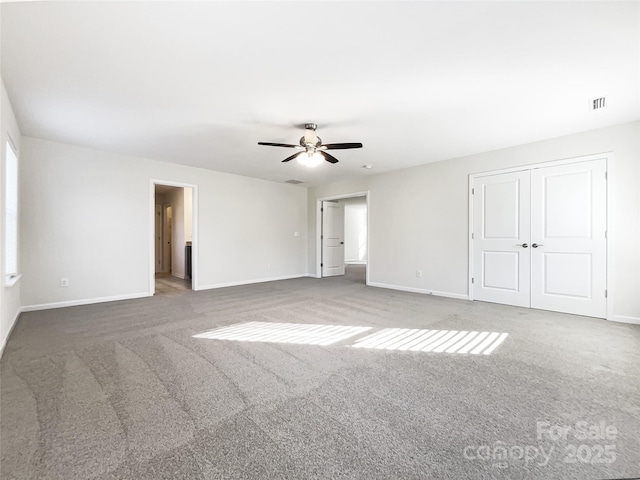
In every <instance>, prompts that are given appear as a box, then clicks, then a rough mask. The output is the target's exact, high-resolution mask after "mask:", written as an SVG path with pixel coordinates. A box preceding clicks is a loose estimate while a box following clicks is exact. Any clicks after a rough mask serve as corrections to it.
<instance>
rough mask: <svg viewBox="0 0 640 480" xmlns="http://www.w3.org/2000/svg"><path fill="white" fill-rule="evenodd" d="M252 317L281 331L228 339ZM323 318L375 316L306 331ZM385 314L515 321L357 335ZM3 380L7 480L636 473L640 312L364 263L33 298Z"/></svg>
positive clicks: (326, 321) (639, 463)
mask: <svg viewBox="0 0 640 480" xmlns="http://www.w3.org/2000/svg"><path fill="white" fill-rule="evenodd" d="M249 322H255V323H254V324H253V325H256V324H259V325H265V324H271V323H273V324H276V323H277V324H281V325H280V326H274V328H276V329H278V328H284V329H285V330H283V332H284V334H282V335H281V337H280V338H279V339H278V338H276V339H275V340H274V337H273V336H271V337H268V336H267V337H265V336H264V335H263V336H260V335H257V336H256V335H253V337H252V336H251V330H250V328H249V327H243V328H240V327H238V331H240V332H241V334H236V335H235V336H233V335H232V336H231V337H233V338H228V339H216V338H214V337H215V332H219V331H220V330H216V329H220V328H223V327H230V326H234V325H236V326H237V325H245V324H247V323H249ZM309 325H327V326H336V327H335V328H337V326H353V327H369V328H367V329H366V330H364V329H359V330H357V329H356V330H354V331H355V332H356V333H355V334H354V335H351V336H348V337H345V338H341V339H339V340H337V341H336V342H334V343H332V344H330V345H318V344H308V343H313V342H307V344H305V343H290V342H295V341H304V338H303V337H305V335H307V334H306V333H305V334H303V333H304V332H307V330H305V328H307V327H308V326H309ZM291 328H294V329H297V332H298V333H297V334H293V333H292V331H291ZM313 328H316V327H313ZM317 328H321V327H317ZM243 329H244V331H245V332H244V333H245V334H246V335H244V337H243V334H242V330H243ZM327 329H329V330H331V327H327ZM327 329H324V330H323V331H325V332H326V331H327ZM384 329H406V330H402V332H407V333H403V335H407V334H408V332H409V330H411V331H412V332H414V333H415V332H418V333H420V332H423V331H426V330H438V331H445V330H446V331H460V332H464V331H480V332H499V333H507V334H508V336H507V337H506V338H505V339H504V341H503V342H502V343H501V344H500V345H498V346H497V347H496V348H495V349H494V350H493V351H492V352H491V354H490V355H485V354H482V353H480V354H472V353H459V352H457V353H449V352H447V351H446V350H444V351H442V349H433V350H432V351H420V350H398V349H394V348H395V347H398V346H399V345H400V344H401V343H402V342H401V341H399V342H395V347H394V344H390V343H389V342H387V343H386V344H382V345H383V346H384V345H386V347H384V348H356V347H355V346H354V345H356V344H358V345H363V344H366V342H365V341H364V340H365V339H366V338H367V336H369V335H375V334H378V335H380V332H382V331H383V330H384ZM341 331H344V329H343V330H341ZM389 331H391V330H389ZM398 331H399V330H398ZM300 332H303V333H300ZM384 334H385V333H384V332H383V333H382V335H384ZM397 338H400V337H397ZM406 338H409V337H406ZM442 338H444V337H442ZM261 339H262V340H261ZM265 339H267V340H269V341H264V340H265ZM301 339H302V340H301ZM248 340H250V341H248ZM307 340H308V339H307ZM358 342H359V343H358ZM392 343H393V342H392ZM405 345H407V344H405ZM378 346H380V344H379V345H378ZM437 350H441V351H437ZM0 379H1V382H2V383H1V394H0V408H1V410H0V411H1V423H0V428H1V432H0V433H1V443H0V446H1V455H2V457H1V463H0V468H1V477H2V478H3V479H7V480H8V479H64V480H75V479H78V480H81V479H82V480H84V479H136V480H138V479H149V480H152V479H153V480H161V479H272V478H273V479H275V478H281V479H312V478H314V479H315V478H317V479H332V478H346V479H405V478H406V479H413V478H415V479H418V478H420V479H456V480H458V479H525V478H526V479H529V478H533V479H571V480H575V479H586V480H589V479H594V480H595V479H613V478H631V477H637V476H640V434H639V432H640V327H638V326H633V325H624V324H617V323H612V322H607V321H604V320H598V319H592V318H586V317H579V316H572V315H563V314H558V313H551V312H544V311H538V310H530V309H521V308H515V307H508V306H502V305H492V304H488V303H482V302H468V301H460V300H453V299H448V298H440V297H433V296H428V295H419V294H412V293H405V292H399V291H392V290H385V289H379V288H372V287H366V286H365V285H364V279H363V268H362V267H358V266H350V267H349V268H348V271H347V275H345V276H344V277H336V278H326V279H312V278H302V279H294V280H286V281H279V282H270V283H262V284H255V285H247V286H240V287H231V288H225V289H218V290H210V291H203V292H192V291H188V290H182V291H179V292H176V291H173V292H172V293H171V294H169V295H162V294H161V295H156V296H155V297H153V298H146V299H138V300H129V301H122V302H114V303H108V304H99V305H87V306H79V307H72V308H64V309H57V310H47V311H40V312H31V313H24V314H23V315H22V316H21V318H20V319H19V322H18V324H17V326H16V328H15V330H14V332H13V334H12V336H11V338H10V339H9V342H8V344H7V346H6V349H5V352H4V356H3V358H2V362H1V377H0Z"/></svg>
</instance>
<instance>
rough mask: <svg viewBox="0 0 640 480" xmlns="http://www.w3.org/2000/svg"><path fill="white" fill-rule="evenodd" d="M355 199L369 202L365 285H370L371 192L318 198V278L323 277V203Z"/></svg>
mask: <svg viewBox="0 0 640 480" xmlns="http://www.w3.org/2000/svg"><path fill="white" fill-rule="evenodd" d="M354 197H365V199H366V201H367V257H366V258H367V268H366V279H365V284H366V285H369V275H370V272H371V268H370V267H371V262H370V260H371V254H370V252H371V235H370V232H371V223H370V219H371V214H370V211H371V208H370V199H371V198H370V197H371V194H370V192H369V190H366V191H363V192H353V193H345V194H343V195H333V196H331V197H322V198H316V275H315V277H316V278H323V277H322V267H321V266H320V264H321V263H322V238H321V237H322V202H326V201H329V200H342V199H345V198H354Z"/></svg>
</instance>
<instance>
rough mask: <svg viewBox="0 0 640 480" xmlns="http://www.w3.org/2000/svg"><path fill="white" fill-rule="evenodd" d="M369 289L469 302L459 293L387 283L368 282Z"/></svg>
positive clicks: (467, 297)
mask: <svg viewBox="0 0 640 480" xmlns="http://www.w3.org/2000/svg"><path fill="white" fill-rule="evenodd" d="M368 285H369V286H370V287H379V288H388V289H390V290H400V291H402V292H411V293H422V294H425V295H435V296H436V297H447V298H455V299H457V300H469V295H461V294H459V293H450V292H438V291H436V290H427V289H424V288H414V287H403V286H401V285H389V284H387V283H378V282H369V284H368Z"/></svg>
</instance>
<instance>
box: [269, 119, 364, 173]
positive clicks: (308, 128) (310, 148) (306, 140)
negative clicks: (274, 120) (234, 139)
mask: <svg viewBox="0 0 640 480" xmlns="http://www.w3.org/2000/svg"><path fill="white" fill-rule="evenodd" d="M317 127H318V125H316V124H315V123H305V125H304V136H302V137H300V145H291V144H289V143H271V142H258V145H269V146H271V147H288V148H295V149H298V150H302V151H301V152H296V153H294V154H293V155H291V156H290V157H287V158H285V159H284V160H282V161H283V162H289V161H291V160H293V159H294V158H297V160H298V162H300V163H301V164H303V165H305V166H307V167H316V166H318V165H320V164H321V163H322V161H323V160H326V161H327V162H329V163H338V159H337V158H336V157H334V156H333V155H330V154H328V153H327V150H346V149H348V148H362V144H361V143H324V144H323V143H322V139H321V138H320V137H318V135H316V128H317Z"/></svg>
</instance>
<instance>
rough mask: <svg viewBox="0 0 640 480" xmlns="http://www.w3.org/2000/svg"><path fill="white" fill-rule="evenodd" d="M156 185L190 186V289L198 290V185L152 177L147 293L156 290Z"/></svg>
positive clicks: (150, 186)
mask: <svg viewBox="0 0 640 480" xmlns="http://www.w3.org/2000/svg"><path fill="white" fill-rule="evenodd" d="M156 185H167V186H170V187H182V188H191V199H192V208H191V217H192V218H191V221H192V235H193V236H192V239H191V290H194V291H195V290H199V287H200V281H199V268H198V243H199V242H198V186H197V185H195V184H193V183H184V182H174V181H172V180H160V179H154V178H152V179H151V180H150V181H149V232H148V235H147V238H149V247H148V248H149V266H148V268H149V270H148V275H149V294H150V295H154V294H155V292H156V275H155V261H156V255H155V203H156Z"/></svg>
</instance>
